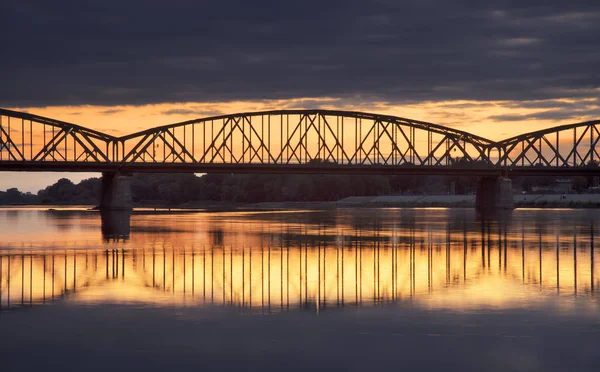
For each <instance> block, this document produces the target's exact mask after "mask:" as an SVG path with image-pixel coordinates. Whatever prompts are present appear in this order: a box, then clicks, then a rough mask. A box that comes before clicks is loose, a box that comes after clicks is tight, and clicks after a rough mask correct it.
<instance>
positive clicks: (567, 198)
mask: <svg viewBox="0 0 600 372" xmlns="http://www.w3.org/2000/svg"><path fill="white" fill-rule="evenodd" d="M514 203H515V208H600V194H562V195H561V194H527V195H514ZM0 207H11V208H18V207H36V208H48V210H60V209H62V208H69V207H84V208H85V207H87V208H86V209H88V210H98V207H97V204H94V203H89V204H86V203H83V204H82V203H56V204H51V205H49V204H36V203H32V204H27V203H20V204H2V205H0ZM474 207H475V195H421V196H418V195H382V196H360V197H348V198H344V199H342V200H338V201H301V202H298V201H282V202H258V203H236V202H222V201H219V202H206V201H203V202H187V203H182V204H167V203H164V202H160V201H157V202H143V203H134V205H133V208H134V213H135V212H194V211H212V212H221V211H223V212H225V211H270V210H302V209H304V210H324V209H338V208H474Z"/></svg>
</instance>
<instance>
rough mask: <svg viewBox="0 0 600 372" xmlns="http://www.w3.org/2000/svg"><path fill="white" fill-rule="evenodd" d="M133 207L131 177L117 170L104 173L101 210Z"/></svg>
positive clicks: (127, 209)
mask: <svg viewBox="0 0 600 372" xmlns="http://www.w3.org/2000/svg"><path fill="white" fill-rule="evenodd" d="M131 209H133V202H132V200H131V177H130V176H124V175H121V174H120V173H116V172H115V173H112V172H111V173H102V196H101V199H100V210H102V211H113V210H117V211H119V210H120V211H130V210H131Z"/></svg>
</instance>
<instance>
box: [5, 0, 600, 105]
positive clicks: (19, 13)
mask: <svg viewBox="0 0 600 372" xmlns="http://www.w3.org/2000/svg"><path fill="white" fill-rule="evenodd" d="M526 3H527V2H525V1H509V0H505V1H474V0H462V1H447V0H422V1H419V2H413V1H410V2H409V1H399V0H378V1H369V2H366V1H356V0H336V1H313V0H305V1H294V2H290V1H265V0H262V1H260V0H259V1H241V0H240V1H227V0H222V1H210V2H209V1H200V2H199V1H192V0H188V1H177V0H174V1H170V2H168V3H165V2H163V1H157V0H144V1H141V0H138V1H116V0H104V1H97V2H82V1H75V0H70V1H61V2H51V1H46V0H38V1H27V0H4V1H3V2H2V3H1V4H0V14H2V22H0V42H1V43H2V44H1V45H2V58H0V81H1V82H2V89H0V106H41V105H56V104H69V105H79V104H102V105H112V104H145V103H158V102H182V101H205V102H208V101H227V100H239V99H243V100H248V99H252V100H260V99H283V98H295V97H337V98H340V97H346V98H348V97H363V98H364V99H365V100H382V101H388V102H406V101H421V100H445V99H476V100H534V99H535V100H540V99H552V98H561V97H571V98H577V97H585V96H588V97H589V96H596V95H597V94H598V90H597V88H598V87H600V49H599V48H598V35H599V34H600V2H599V1H597V0H590V1H583V0H579V1H577V0H573V1H568V2H567V1H563V0H548V1H544V2H535V4H537V5H533V3H534V2H531V3H532V4H526ZM165 4H167V5H166V6H165Z"/></svg>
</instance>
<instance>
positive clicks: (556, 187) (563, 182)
mask: <svg viewBox="0 0 600 372" xmlns="http://www.w3.org/2000/svg"><path fill="white" fill-rule="evenodd" d="M552 191H554V192H556V193H559V194H570V193H572V192H573V187H571V179H570V178H557V179H556V180H555V181H554V184H553V185H552Z"/></svg>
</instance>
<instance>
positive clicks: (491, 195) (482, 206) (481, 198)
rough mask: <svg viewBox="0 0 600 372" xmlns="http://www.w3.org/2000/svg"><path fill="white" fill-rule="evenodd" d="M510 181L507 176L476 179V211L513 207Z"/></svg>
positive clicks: (484, 211) (492, 210)
mask: <svg viewBox="0 0 600 372" xmlns="http://www.w3.org/2000/svg"><path fill="white" fill-rule="evenodd" d="M514 208H515V206H514V200H513V193H512V181H511V180H510V178H507V177H481V178H480V179H479V181H477V193H476V195H475V209H476V210H477V211H478V212H483V213H487V212H495V211H498V210H509V209H514Z"/></svg>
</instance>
